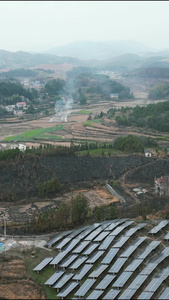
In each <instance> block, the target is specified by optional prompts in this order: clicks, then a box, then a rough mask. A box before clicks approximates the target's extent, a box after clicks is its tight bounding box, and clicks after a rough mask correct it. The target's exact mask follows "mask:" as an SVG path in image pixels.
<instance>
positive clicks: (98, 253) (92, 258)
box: [86, 250, 104, 264]
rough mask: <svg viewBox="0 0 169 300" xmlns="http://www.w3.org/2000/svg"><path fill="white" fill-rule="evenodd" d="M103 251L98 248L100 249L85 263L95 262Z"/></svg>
mask: <svg viewBox="0 0 169 300" xmlns="http://www.w3.org/2000/svg"><path fill="white" fill-rule="evenodd" d="M103 253H104V251H102V250H100V251H96V252H95V253H94V254H93V255H92V256H91V257H90V258H89V259H88V260H87V261H86V263H88V264H93V263H95V262H96V261H97V260H98V259H99V258H100V257H101V256H102V255H103Z"/></svg>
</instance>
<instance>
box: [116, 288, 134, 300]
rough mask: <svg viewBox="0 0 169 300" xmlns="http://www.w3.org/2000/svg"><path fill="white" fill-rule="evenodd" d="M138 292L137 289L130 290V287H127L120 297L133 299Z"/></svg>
mask: <svg viewBox="0 0 169 300" xmlns="http://www.w3.org/2000/svg"><path fill="white" fill-rule="evenodd" d="M135 293H136V290H130V289H129V288H127V289H126V290H125V291H124V292H123V293H122V294H121V296H120V297H119V298H118V299H122V300H124V299H126V300H127V299H129V300H130V299H132V297H133V296H134V294H135Z"/></svg>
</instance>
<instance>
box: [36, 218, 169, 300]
mask: <svg viewBox="0 0 169 300" xmlns="http://www.w3.org/2000/svg"><path fill="white" fill-rule="evenodd" d="M168 222H169V221H168V220H164V221H163V222H160V223H159V224H158V225H157V226H156V227H155V230H154V231H153V232H158V231H159V230H160V229H159V228H165V227H166V225H167V224H168ZM133 223H134V224H133ZM146 225H147V223H138V224H137V225H136V223H135V222H134V221H131V220H128V219H121V220H120V219H116V220H108V221H105V222H101V223H95V224H93V225H91V226H85V227H83V228H81V229H78V230H74V231H67V232H63V233H61V234H59V235H56V237H53V238H52V239H51V240H50V241H49V242H47V243H46V247H50V248H51V247H53V251H56V256H55V257H47V258H46V259H44V260H42V262H41V263H40V264H39V265H37V266H36V267H35V268H34V269H33V270H34V271H37V272H39V271H41V270H43V269H44V268H45V267H47V268H50V269H51V270H52V268H53V274H52V272H51V273H50V274H52V275H51V276H49V278H48V279H47V280H46V281H45V282H44V284H45V285H46V286H48V287H49V288H54V289H55V290H56V293H57V294H56V296H57V298H62V299H63V298H66V299H67V298H69V296H70V298H72V299H79V297H80V298H83V299H100V298H101V299H105V300H108V299H134V298H135V296H136V298H137V299H151V298H152V297H153V296H154V293H156V292H157V291H158V295H159V294H160V296H159V299H169V290H167V289H166V288H165V280H166V279H167V278H168V277H169V268H165V269H162V271H160V272H159V273H158V275H155V273H156V270H157V267H158V270H160V268H161V262H163V261H164V260H166V259H167V258H168V257H169V247H165V246H164V245H163V244H162V243H161V241H160V240H152V238H150V237H148V236H141V234H140V231H141V230H142V229H143V228H145V230H147V233H151V231H149V232H148V228H146ZM157 229H158V230H157ZM145 230H144V232H145ZM138 232H139V234H138ZM138 236H139V237H138ZM166 237H167V235H166ZM162 239H163V243H164V241H165V236H164V234H163V237H162ZM143 243H144V244H143ZM155 254H156V255H155ZM54 267H55V268H56V269H54ZM153 274H154V275H153ZM82 282H83V283H82ZM143 289H144V290H143ZM159 291H160V292H159Z"/></svg>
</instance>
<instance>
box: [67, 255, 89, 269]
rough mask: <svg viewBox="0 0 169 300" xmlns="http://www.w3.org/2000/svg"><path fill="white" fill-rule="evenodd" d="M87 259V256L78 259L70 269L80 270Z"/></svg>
mask: <svg viewBox="0 0 169 300" xmlns="http://www.w3.org/2000/svg"><path fill="white" fill-rule="evenodd" d="M86 259H87V257H85V256H80V257H78V258H77V259H76V261H75V262H74V263H73V264H71V266H70V267H69V269H72V270H76V269H78V268H79V267H80V266H81V265H82V264H83V263H84V262H85V260H86Z"/></svg>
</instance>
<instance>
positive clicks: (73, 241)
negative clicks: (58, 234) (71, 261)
mask: <svg viewBox="0 0 169 300" xmlns="http://www.w3.org/2000/svg"><path fill="white" fill-rule="evenodd" d="M78 243H79V239H73V240H71V242H70V243H69V244H68V245H66V246H65V247H64V249H63V250H65V251H71V250H72V249H73V248H75V247H76V245H77V244H78Z"/></svg>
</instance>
